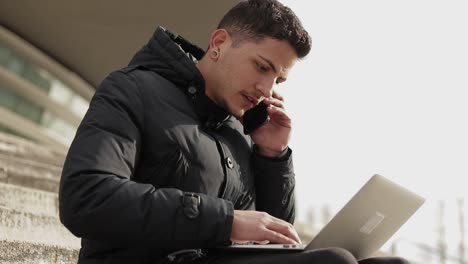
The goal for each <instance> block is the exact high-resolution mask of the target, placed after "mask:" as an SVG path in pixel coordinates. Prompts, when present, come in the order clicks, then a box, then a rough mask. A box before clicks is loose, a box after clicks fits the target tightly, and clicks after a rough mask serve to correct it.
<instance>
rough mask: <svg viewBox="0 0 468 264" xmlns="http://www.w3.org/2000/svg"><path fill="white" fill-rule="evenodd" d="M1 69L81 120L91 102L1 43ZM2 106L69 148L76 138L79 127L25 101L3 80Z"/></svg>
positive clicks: (42, 107)
mask: <svg viewBox="0 0 468 264" xmlns="http://www.w3.org/2000/svg"><path fill="white" fill-rule="evenodd" d="M0 67H2V68H3V69H4V70H7V71H8V72H9V73H12V74H14V75H16V76H17V77H19V78H20V79H22V80H24V81H27V82H29V83H30V84H32V85H33V87H35V89H39V90H40V91H41V92H42V93H44V94H46V95H47V97H48V98H49V99H50V100H51V101H54V102H56V103H57V104H59V105H61V106H63V107H64V109H66V110H68V111H70V112H72V113H73V115H75V116H76V117H77V118H79V119H81V118H82V117H83V116H84V114H85V113H86V111H87V109H88V106H89V102H88V101H87V100H86V99H84V98H83V97H81V96H80V95H78V94H77V93H75V92H74V90H73V89H72V88H71V87H68V86H66V85H65V84H64V83H63V82H62V81H60V80H58V79H57V78H55V77H54V76H53V75H52V74H50V73H49V72H48V71H46V70H45V69H42V68H40V67H38V66H37V65H34V64H32V63H30V62H29V61H28V60H27V58H23V57H21V56H20V55H19V54H17V53H15V52H14V50H13V49H11V48H9V47H8V46H7V45H6V44H5V43H2V42H0ZM0 107H1V108H4V109H6V110H9V111H11V112H13V113H15V114H16V115H18V116H20V117H21V118H24V119H26V120H29V121H32V122H33V123H35V124H37V125H38V126H39V127H41V129H42V131H44V132H45V133H46V134H47V135H48V136H49V137H51V138H53V139H55V140H56V141H58V142H60V143H62V144H64V145H65V146H69V144H70V143H71V140H72V139H73V137H74V135H75V132H76V129H77V126H76V124H71V123H69V122H67V121H66V120H63V119H61V118H59V117H57V116H56V115H55V114H54V113H53V112H51V111H49V110H48V109H45V108H44V106H40V104H37V103H36V102H34V101H33V100H30V99H28V98H24V97H23V96H22V95H21V93H19V92H17V91H16V90H15V87H11V85H9V84H7V83H6V82H5V80H2V79H1V78H0ZM0 131H3V132H7V133H11V134H15V135H18V136H22V137H25V136H24V135H23V133H22V132H21V131H16V130H15V131H14V130H12V129H11V128H8V127H5V125H3V126H1V127H0Z"/></svg>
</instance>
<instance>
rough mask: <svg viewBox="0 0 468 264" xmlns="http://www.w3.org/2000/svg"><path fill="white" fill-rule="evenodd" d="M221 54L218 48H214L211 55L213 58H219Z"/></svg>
mask: <svg viewBox="0 0 468 264" xmlns="http://www.w3.org/2000/svg"><path fill="white" fill-rule="evenodd" d="M218 56H219V51H218V50H217V49H215V50H213V55H212V56H211V57H212V58H213V59H217V58H218Z"/></svg>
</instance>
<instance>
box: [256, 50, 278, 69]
mask: <svg viewBox="0 0 468 264" xmlns="http://www.w3.org/2000/svg"><path fill="white" fill-rule="evenodd" d="M258 56H259V57H260V58H261V59H262V60H264V61H265V62H266V63H268V64H269V65H270V67H271V68H272V69H273V72H274V73H278V71H277V70H276V67H275V65H274V64H273V62H271V60H269V59H267V58H265V57H263V56H262V55H260V54H258Z"/></svg>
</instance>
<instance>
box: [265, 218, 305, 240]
mask: <svg viewBox="0 0 468 264" xmlns="http://www.w3.org/2000/svg"><path fill="white" fill-rule="evenodd" d="M268 228H269V229H271V230H274V231H276V232H279V233H281V234H283V235H284V236H287V237H288V238H290V239H292V240H294V241H296V243H299V244H300V243H301V239H300V238H299V235H298V234H297V232H296V229H294V227H293V226H292V225H291V224H290V223H288V222H286V221H283V220H281V219H278V218H275V219H274V221H272V223H271V225H270V226H268Z"/></svg>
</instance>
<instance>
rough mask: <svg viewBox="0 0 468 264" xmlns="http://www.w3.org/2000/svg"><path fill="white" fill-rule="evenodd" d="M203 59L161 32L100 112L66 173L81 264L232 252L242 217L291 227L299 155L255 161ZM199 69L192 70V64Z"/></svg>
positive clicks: (108, 89)
mask: <svg viewBox="0 0 468 264" xmlns="http://www.w3.org/2000/svg"><path fill="white" fill-rule="evenodd" d="M203 54H204V52H203V50H201V49H199V48H198V47H196V46H194V45H192V44H190V43H189V42H187V41H185V40H184V39H183V38H181V37H177V36H175V35H173V34H171V33H170V32H168V31H166V30H165V29H163V28H158V29H157V30H156V32H155V34H154V36H153V38H152V39H151V40H150V41H149V43H148V44H147V45H146V46H144V47H143V48H142V50H141V51H139V52H138V53H137V54H136V56H135V57H134V59H133V60H132V62H131V63H130V64H129V67H127V68H125V69H122V70H119V71H116V72H113V73H111V74H110V75H109V76H108V77H107V78H106V79H105V80H104V81H103V83H102V84H101V86H100V87H99V89H98V90H97V92H96V94H95V96H94V97H93V99H92V101H91V105H90V108H89V110H88V112H87V114H86V116H85V117H84V119H83V121H82V123H81V125H80V127H79V128H78V132H77V134H76V137H75V139H74V141H73V143H72V145H71V147H70V150H69V152H68V155H67V159H66V161H65V165H64V168H63V174H62V179H61V185H60V192H59V201H60V219H61V221H62V222H63V224H64V225H65V226H66V227H67V228H68V229H69V230H70V231H71V232H72V233H73V234H75V235H76V236H79V237H82V249H81V252H80V262H79V263H151V262H154V261H157V260H158V259H160V258H162V257H163V256H165V255H166V254H168V253H169V252H172V251H175V250H180V249H185V248H210V247H215V246H219V245H225V244H228V243H229V237H230V232H231V225H232V220H233V210H234V209H256V210H259V211H266V212H268V213H270V214H272V215H274V216H276V217H279V218H282V219H285V220H287V221H289V222H292V221H293V218H294V175H293V170H292V161H291V151H290V150H288V153H287V154H286V155H284V156H283V157H282V158H281V159H268V158H264V157H261V156H259V155H257V154H256V152H255V151H254V149H255V148H254V146H253V143H252V141H251V139H250V137H249V136H246V135H244V134H243V133H242V125H241V124H240V123H239V121H238V120H236V119H235V118H233V117H231V116H230V115H229V114H228V113H227V112H226V111H225V110H224V109H221V108H219V107H218V106H217V105H216V104H214V103H213V102H212V101H211V100H210V99H209V98H208V97H206V95H205V94H204V80H203V78H202V75H201V73H200V72H199V71H198V69H197V68H196V66H195V63H194V61H193V60H192V59H195V58H198V59H200V58H201V57H202V56H203ZM194 57H195V58H194Z"/></svg>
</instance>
